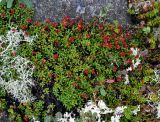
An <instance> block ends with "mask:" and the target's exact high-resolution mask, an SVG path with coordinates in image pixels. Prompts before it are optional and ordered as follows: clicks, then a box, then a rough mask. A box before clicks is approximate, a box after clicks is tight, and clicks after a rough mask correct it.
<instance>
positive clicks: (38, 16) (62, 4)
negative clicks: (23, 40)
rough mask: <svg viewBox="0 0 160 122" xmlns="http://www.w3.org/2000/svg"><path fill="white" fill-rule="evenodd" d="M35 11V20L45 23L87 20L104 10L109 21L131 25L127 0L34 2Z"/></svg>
mask: <svg viewBox="0 0 160 122" xmlns="http://www.w3.org/2000/svg"><path fill="white" fill-rule="evenodd" d="M32 2H33V5H34V9H35V10H34V11H35V16H34V19H35V20H41V21H44V20H45V19H51V20H52V21H59V20H61V19H62V17H63V16H65V15H68V16H70V17H71V18H73V19H74V18H76V17H78V16H81V17H83V19H85V20H87V21H88V20H90V19H91V17H94V16H99V15H100V11H101V10H104V15H105V17H106V18H107V19H108V20H109V21H113V20H118V21H119V22H120V23H121V24H124V25H126V24H129V23H130V17H129V15H128V14H127V0H32Z"/></svg>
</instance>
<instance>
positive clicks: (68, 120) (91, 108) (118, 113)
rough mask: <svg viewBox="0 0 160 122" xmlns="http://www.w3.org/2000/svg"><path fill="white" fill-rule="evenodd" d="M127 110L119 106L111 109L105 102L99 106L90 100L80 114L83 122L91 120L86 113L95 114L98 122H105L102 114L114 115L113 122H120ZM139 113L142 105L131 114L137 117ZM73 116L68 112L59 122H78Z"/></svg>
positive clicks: (100, 101) (100, 102)
mask: <svg viewBox="0 0 160 122" xmlns="http://www.w3.org/2000/svg"><path fill="white" fill-rule="evenodd" d="M125 109H127V106H118V107H116V108H115V109H111V108H108V107H107V106H106V104H105V103H104V101H103V100H99V101H98V103H97V104H96V103H95V102H93V101H92V100H89V101H88V102H87V103H86V104H85V107H84V108H81V109H80V110H78V112H79V113H80V116H81V117H82V120H83V121H84V122H85V121H88V120H89V118H88V117H86V116H84V115H85V113H91V114H92V115H94V114H95V113H96V114H95V115H96V116H95V117H96V119H97V120H96V122H105V121H104V120H102V118H101V115H102V114H105V115H107V114H110V113H113V115H112V116H111V122H120V119H121V117H122V116H124V115H123V113H124V110H125ZM139 111H140V105H138V106H137V108H136V109H135V110H133V111H131V113H132V114H133V115H137V113H138V112H139ZM72 115H74V114H73V113H72V112H71V113H68V112H66V113H65V114H64V115H63V117H62V118H59V119H58V122H76V118H75V115H74V116H72Z"/></svg>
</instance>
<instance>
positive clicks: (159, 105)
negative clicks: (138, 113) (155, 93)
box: [157, 103, 160, 119]
mask: <svg viewBox="0 0 160 122" xmlns="http://www.w3.org/2000/svg"><path fill="white" fill-rule="evenodd" d="M157 118H158V119H159V118H160V103H158V106H157Z"/></svg>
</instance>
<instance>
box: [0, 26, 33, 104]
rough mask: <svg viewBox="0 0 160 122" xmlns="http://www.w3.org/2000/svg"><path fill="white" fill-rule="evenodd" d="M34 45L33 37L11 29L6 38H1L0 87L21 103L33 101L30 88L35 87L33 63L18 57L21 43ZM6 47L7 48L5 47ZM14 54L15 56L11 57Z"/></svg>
mask: <svg viewBox="0 0 160 122" xmlns="http://www.w3.org/2000/svg"><path fill="white" fill-rule="evenodd" d="M24 41H25V42H28V43H32V41H33V37H28V36H26V35H25V32H23V31H21V30H20V31H18V30H17V29H16V28H11V30H9V31H8V32H7V34H6V35H5V36H0V48H1V49H2V50H1V52H0V59H1V60H0V64H2V66H1V67H0V87H2V88H4V89H5V90H6V91H7V92H8V93H10V94H12V95H13V97H14V98H16V99H18V100H19V101H20V102H28V101H32V100H33V99H34V97H33V96H32V95H31V91H30V89H29V88H30V87H31V86H33V85H34V83H33V80H32V74H33V70H34V66H33V64H32V62H31V61H29V60H27V59H25V58H22V57H20V56H18V55H16V51H17V48H18V46H19V44H20V42H24ZM4 45H5V46H4ZM12 53H14V54H13V56H12V55H11V54H12Z"/></svg>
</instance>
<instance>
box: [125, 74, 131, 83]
mask: <svg viewBox="0 0 160 122" xmlns="http://www.w3.org/2000/svg"><path fill="white" fill-rule="evenodd" d="M125 80H126V81H125V82H124V84H125V85H127V84H129V82H130V81H129V78H128V74H126V76H125Z"/></svg>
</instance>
